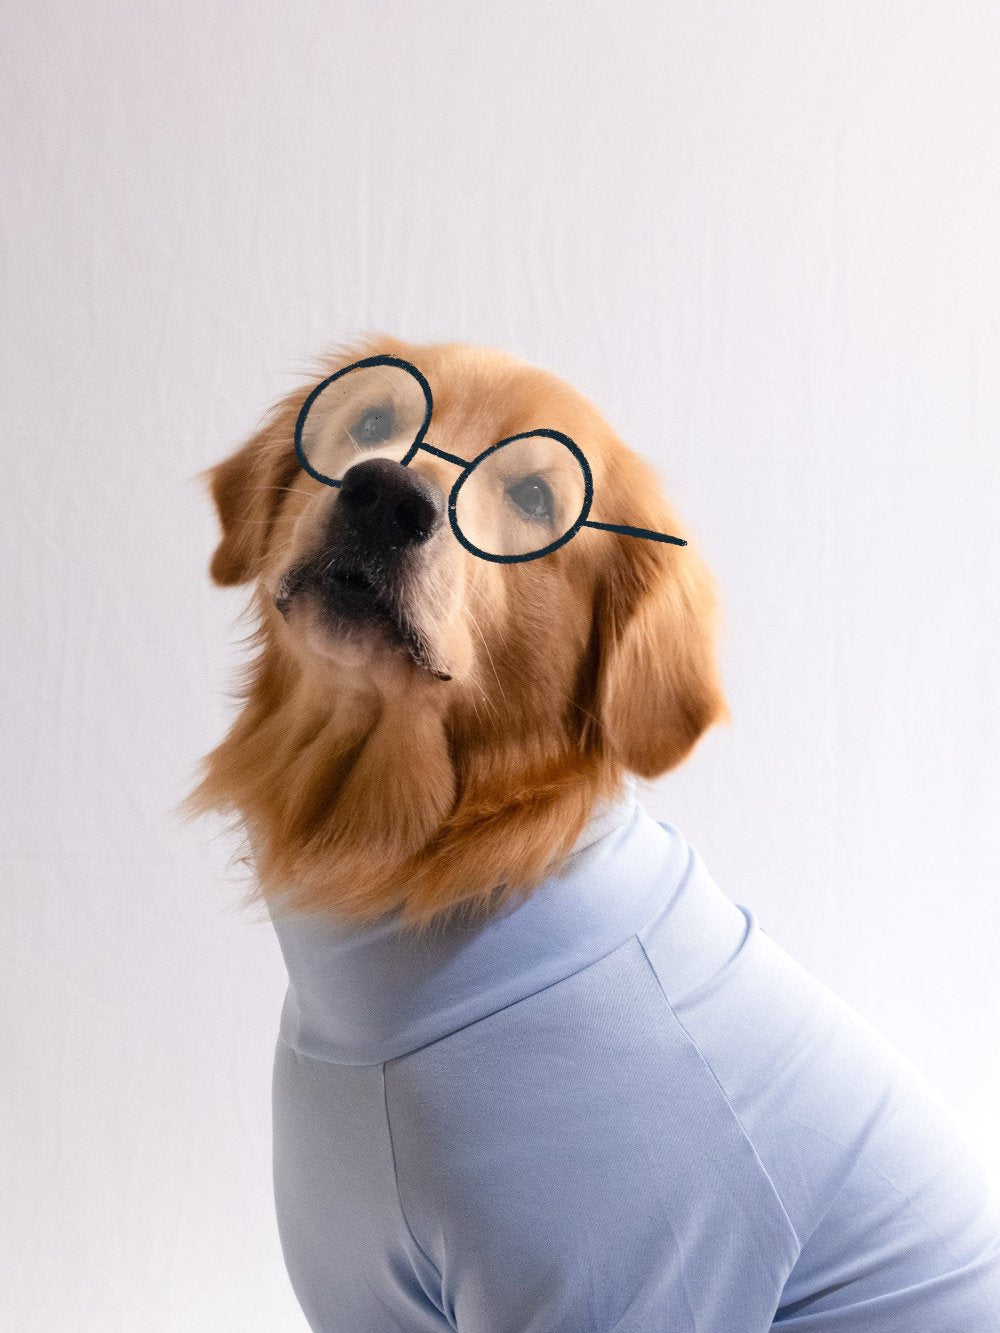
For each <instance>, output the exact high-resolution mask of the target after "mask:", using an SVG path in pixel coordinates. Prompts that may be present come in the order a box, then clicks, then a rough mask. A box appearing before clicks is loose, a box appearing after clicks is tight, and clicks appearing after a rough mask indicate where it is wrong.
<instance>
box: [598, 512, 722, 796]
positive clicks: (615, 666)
mask: <svg viewBox="0 0 1000 1333" xmlns="http://www.w3.org/2000/svg"><path fill="white" fill-rule="evenodd" d="M647 494H648V492H647ZM642 507H643V508H645V509H646V513H645V514H644V515H643V517H642V518H638V519H633V518H629V519H627V520H625V521H627V522H635V524H636V526H643V527H650V528H652V529H653V530H655V531H658V532H667V533H671V534H672V535H674V536H685V535H686V534H685V533H684V532H682V531H681V530H680V526H679V524H678V521H677V518H676V517H675V516H674V515H673V514H672V513H671V512H670V511H669V510H668V509H667V507H666V506H665V505H662V504H654V503H651V504H649V506H648V507H646V506H642ZM644 520H645V521H644ZM650 520H652V521H650ZM610 540H611V541H613V542H614V543H615V545H616V548H617V549H616V550H615V552H614V554H613V556H612V558H611V561H610V565H609V566H607V567H606V573H605V576H604V578H603V579H602V581H601V590H600V592H599V595H598V599H597V611H596V617H595V628H596V632H597V639H598V654H597V657H598V663H599V665H598V680H597V690H596V698H595V700H594V706H595V712H596V717H597V720H598V723H599V730H600V735H601V738H602V742H603V745H604V747H605V748H606V749H607V750H609V751H610V752H611V753H612V754H613V755H614V756H615V757H616V758H617V759H618V760H619V761H620V762H621V763H622V764H623V765H624V766H625V767H626V768H628V769H630V770H631V771H633V772H635V773H637V774H639V776H641V777H644V778H655V777H658V776H659V775H660V774H661V773H665V772H666V771H667V770H668V769H671V768H674V767H675V766H676V765H677V764H679V763H680V762H681V760H683V759H684V758H686V757H687V755H688V754H689V753H690V752H691V750H692V749H693V748H694V746H695V744H696V742H697V741H698V739H699V738H700V737H701V736H702V735H703V733H704V732H705V731H707V730H708V728H709V727H710V726H712V725H713V724H714V723H716V722H729V721H731V717H730V714H729V709H728V707H727V705H726V701H725V698H724V696H723V693H722V687H721V684H720V679H719V670H718V664H717V662H716V649H715V638H716V621H717V598H716V592H715V587H714V583H713V580H712V577H711V575H710V573H709V571H708V569H707V568H706V566H705V565H704V563H703V562H702V560H701V559H700V557H699V556H698V555H697V554H696V553H695V551H694V549H693V547H692V546H691V545H690V544H689V545H687V546H676V545H673V544H668V543H665V542H654V541H649V540H646V539H643V538H635V537H625V536H622V537H611V538H610Z"/></svg>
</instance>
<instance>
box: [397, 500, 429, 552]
mask: <svg viewBox="0 0 1000 1333" xmlns="http://www.w3.org/2000/svg"><path fill="white" fill-rule="evenodd" d="M395 517H396V522H397V523H398V524H399V526H400V528H401V529H402V530H403V532H404V533H405V534H406V536H408V537H413V538H414V539H415V540H416V541H419V542H423V541H426V540H427V538H428V537H429V536H430V535H431V531H432V530H433V527H434V520H435V518H436V517H437V509H436V507H435V506H434V505H433V504H431V502H430V501H429V500H427V499H425V498H424V496H422V495H408V496H407V497H406V499H405V500H400V502H399V504H398V505H397V506H396V515H395Z"/></svg>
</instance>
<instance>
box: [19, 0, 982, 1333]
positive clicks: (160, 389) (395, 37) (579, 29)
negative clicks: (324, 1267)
mask: <svg viewBox="0 0 1000 1333" xmlns="http://www.w3.org/2000/svg"><path fill="white" fill-rule="evenodd" d="M4 11H5V14H4V30H5V33H6V41H5V43H4V44H3V47H2V48H0V62H2V68H3V78H2V90H0V96H2V103H0V107H2V121H3V124H4V126H5V132H4V134H3V136H2V144H0V152H2V157H3V177H2V183H0V188H2V193H3V203H2V206H0V225H2V246H3V296H2V315H0V317H2V319H3V325H4V335H5V336H4V340H3V344H4V345H3V357H4V366H5V369H4V371H3V385H4V391H3V410H2V418H0V421H2V435H0V467H2V474H0V503H2V506H3V518H4V521H3V525H2V542H3V576H2V578H0V607H2V615H0V623H2V625H3V636H4V643H3V653H2V671H3V698H4V702H5V718H4V722H3V747H2V765H3V769H2V774H3V781H4V799H3V803H2V821H3V823H2V868H3V880H4V882H3V891H2V913H3V920H2V923H0V927H2V937H0V938H2V945H0V948H2V967H0V988H2V992H0V999H2V1050H0V1058H2V1067H3V1069H4V1071H5V1075H4V1084H5V1090H4V1096H3V1099H2V1120H0V1133H2V1149H0V1152H2V1172H3V1174H2V1189H0V1198H2V1203H0V1209H2V1212H3V1214H4V1215H5V1218H4V1221H3V1224H2V1225H0V1233H2V1236H3V1240H2V1242H0V1244H2V1250H0V1261H2V1262H0V1267H2V1270H3V1278H2V1280H0V1323H2V1327H3V1328H4V1329H9V1330H16V1333H62V1331H63V1330H67V1331H69V1330H72V1331H73V1333H112V1331H113V1330H122V1333H133V1331H134V1330H137V1329H142V1330H143V1333H161V1330H162V1331H164V1333H165V1331H167V1330H171V1331H172V1330H182V1329H183V1330H185V1333H200V1331H202V1330H204V1331H205V1333H250V1331H251V1330H253V1331H259V1333H286V1330H287V1331H288V1333H292V1331H293V1330H302V1329H304V1327H305V1323H304V1320H303V1317H302V1315H301V1314H300V1312H299V1310H298V1307H297V1306H296V1304H295V1302H294V1298H293V1297H292V1295H291V1291H290V1288H289V1286H288V1283H287V1279H286V1277H285V1273H284V1269H283V1266H282V1261H281V1257H280V1252H279V1247H278V1239H277V1232H276V1227H275V1223H274V1220H273V1211H272V1200H271V1180H270V1074H271V1057H272V1049H273V1042H274V1038H275V1033H276V1028H277V1021H278V1013H279V1009H280V1004H281V999H282V994H283V988H284V972H283V967H282V963H281V959H280V955H279V952H278V948H277V945H276V942H275V940H274V938H273V936H272V933H271V931H270V927H269V926H268V925H267V924H266V923H255V922H254V921H253V920H252V919H250V918H249V917H247V916H243V915H241V914H240V912H239V910H238V900H239V895H240V893H241V891H242V887H243V880H242V879H241V875H243V874H245V871H242V870H241V869H240V868H239V867H232V866H231V865H230V864H229V863H230V860H231V857H232V853H233V848H234V842H233V840H232V839H231V838H229V837H228V836H227V835H226V833H225V829H224V827H223V826H222V824H221V822H220V823H219V824H213V823H212V822H211V821H203V822H202V823H200V824H196V825H192V826H190V827H187V828H181V827H178V825H177V823H176V822H175V821H174V819H173V818H172V816H171V814H170V810H171V807H172V806H173V805H174V804H175V803H176V802H177V801H179V800H180V798H181V797H182V796H183V795H184V794H185V793H186V792H187V790H189V788H190V786H191V785H192V782H193V777H194V765H195V761H196V760H197V759H198V757H199V756H201V755H202V754H204V753H206V752H207V751H208V750H209V749H210V748H211V747H212V745H214V744H215V743H216V742H217V741H218V740H219V739H220V738H221V736H222V734H223V733H224V730H225V729H226V727H227V724H228V722H229V720H230V718H231V717H232V716H233V708H234V705H233V704H232V702H231V701H230V700H229V699H228V698H227V694H226V692H227V691H228V690H231V689H234V688H235V684H236V673H237V671H238V668H239V664H240V663H241V661H242V660H243V655H242V650H241V648H240V645H239V638H240V636H241V635H242V634H244V633H245V632H246V628H247V627H246V625H245V624H242V625H240V624H237V623H236V621H237V616H238V614H239V612H240V611H241V609H242V607H243V605H244V604H245V600H246V598H245V594H244V593H242V592H240V591H221V590H218V589H215V588H213V587H212V586H211V585H210V584H209V581H208V576H207V564H208V560H209V558H210V555H211V552H212V550H213V548H214V545H215V542H216V540H217V526H216V519H215V515H214V512H213V511H212V509H211V507H210V504H209V502H208V501H207V499H206V498H205V496H204V495H203V494H202V492H201V491H200V489H199V487H198V486H197V484H196V483H195V482H194V481H193V480H192V477H193V474H194V473H195V472H196V471H197V470H198V469H200V468H202V467H205V466H207V465H208V464H209V463H211V462H214V461H216V460H218V459H220V458H222V457H223V456H225V455H226V454H228V453H229V452H231V451H232V450H233V449H234V448H235V447H236V446H237V445H238V444H239V443H241V442H242V440H243V439H244V438H245V437H246V436H247V435H248V434H249V433H250V432H251V430H252V429H253V428H254V427H255V425H256V423H257V422H258V420H259V418H260V417H261V415H262V413H263V412H264V411H265V409H266V408H267V407H268V406H269V405H270V403H271V402H272V401H273V400H274V399H275V398H276V397H278V396H279V395H281V394H282V393H284V392H285V391H287V390H288V389H289V388H290V387H292V386H293V385H294V384H296V383H299V382H301V381H303V380H304V378H305V377H306V376H307V375H308V371H309V365H310V359H311V358H312V357H313V355H314V354H315V353H317V352H319V351H321V350H322V349H323V348H324V347H328V346H330V345H331V344H332V343H334V342H336V341H339V340H342V339H344V338H348V337H350V336H352V335H354V334H356V333H359V332H364V331H366V330H369V329H385V330H387V331H390V332H393V333H397V334H399V335H401V336H403V337H406V338H410V339H414V340H416V341H421V340H428V341H431V340H440V339H446V340H450V339H461V340H465V341H469V342H482V343H490V344H495V345H498V346H501V347H505V348H507V349H508V350H510V351H513V352H515V353H517V354H519V355H521V356H523V357H525V358H527V359H528V360H529V361H534V362H537V363H539V364H541V365H544V366H547V367H549V368H551V369H552V370H555V371H556V372H558V373H560V374H563V375H564V376H566V377H567V378H568V379H569V380H570V381H571V382H572V383H573V384H575V385H576V386H577V387H578V388H580V389H582V390H583V391H584V392H585V393H588V394H589V395H590V396H591V397H592V398H593V399H594V401H596V403H597V404H598V405H599V406H600V407H601V408H602V409H603V410H604V411H605V412H606V413H607V414H608V416H609V417H610V419H611V420H612V422H613V423H614V424H615V426H616V427H617V428H618V429H619V431H620V433H621V434H622V435H623V436H624V438H626V439H627V440H628V441H630V442H631V443H632V444H633V445H634V446H635V447H636V448H638V449H639V450H640V451H642V452H644V453H646V454H648V455H649V456H650V457H651V458H652V459H654V460H655V462H656V463H657V465H658V467H659V469H660V471H661V475H662V476H663V479H664V482H665V485H666V486H667V488H668V490H669V493H670V494H671V495H672V496H673V498H674V499H675V501H676V503H677V505H678V507H679V509H680V511H681V513H682V514H683V515H684V516H685V518H686V519H687V520H688V521H689V523H690V524H691V525H692V527H693V530H694V532H695V535H696V537H697V539H698V540H699V541H700V543H701V546H702V549H703V550H704V553H705V555H706V557H707V559H708V561H709V563H710V565H711V566H712V568H713V570H714V571H715V573H716V576H717V578H718V580H719V583H720V587H721V590H722V595H723V599H724V608H725V619H724V634H723V643H722V653H723V662H724V674H725V680H726V683H727V690H728V696H729V699H730V703H731V707H732V710H733V714H734V719H735V720H734V724H733V726H732V727H731V728H729V729H721V730H718V731H716V732H714V733H713V734H711V735H710V736H709V737H707V738H706V740H705V741H704V742H703V744H702V745H701V746H700V748H699V749H698V750H697V751H696V753H695V755H694V757H693V758H692V759H691V760H690V761H689V762H688V763H687V764H686V765H685V766H684V767H683V768H682V769H680V770H679V771H678V772H676V773H673V774H670V775H668V776H667V777H666V778H664V779H663V780H661V781H659V782H657V783H656V784H653V785H650V784H640V794H643V793H645V803H646V805H647V808H648V809H649V810H650V811H651V813H653V814H655V816H656V817H657V818H662V819H668V820H670V822H672V823H674V824H676V825H677V826H678V827H679V828H680V829H681V830H682V831H683V832H684V833H685V834H686V835H687V836H688V837H689V838H690V839H691V841H692V842H694V844H695V845H696V846H697V847H698V848H699V850H700V851H701V853H702V855H703V856H704V858H705V860H706V862H707V864H708V866H709V868H710V869H711V871H712V873H713V875H714V876H715V878H716V879H717V881H718V883H719V884H720V886H721V887H722V888H723V890H724V891H725V892H726V893H728V894H729V896H730V897H732V898H733V899H735V900H736V901H739V902H744V903H747V904H749V905H751V906H753V907H754V909H755V910H756V911H757V913H758V915H759V918H760V921H761V924H762V926H763V927H764V929H766V930H767V931H768V933H769V934H770V935H772V936H773V937H774V938H775V939H777V940H778V941H779V942H780V943H782V944H783V945H784V946H785V947H786V948H787V949H788V950H789V951H790V952H792V953H793V955H794V956H795V957H796V958H798V959H799V961H800V962H802V963H803V964H804V965H805V966H806V967H808V968H809V969H810V970H811V971H813V972H814V973H815V974H816V975H818V976H819V977H820V978H822V979H823V980H824V981H826V982H827V983H828V984H829V985H831V986H832V987H833V988H834V989H835V990H836V991H838V993H840V994H841V995H843V996H844V997H845V998H846V999H847V1000H848V1001H849V1002H850V1003H852V1004H853V1005H854V1006H855V1007H856V1008H857V1009H859V1010H860V1011H861V1012H862V1013H863V1014H864V1015H865V1016H866V1017H867V1018H868V1019H869V1020H870V1021H871V1022H873V1023H874V1024H875V1025H876V1026H877V1027H878V1028H879V1029H880V1030H881V1031H882V1032H884V1033H885V1034H886V1036H888V1037H889V1038H890V1039H891V1040H892V1041H893V1042H894V1043H895V1044H896V1045H897V1046H898V1047H899V1048H900V1049H901V1050H902V1051H903V1052H904V1053H905V1054H906V1055H907V1056H908V1057H909V1058H910V1059H911V1060H912V1061H913V1062H914V1063H915V1064H916V1065H917V1066H918V1067H919V1068H920V1069H921V1070H922V1071H923V1072H924V1074H925V1075H926V1076H927V1077H928V1078H929V1079H930V1080H931V1081H932V1082H933V1083H934V1085H935V1086H936V1087H938V1088H939V1089H940V1090H941V1091H942V1092H943V1093H944V1094H945V1095H946V1096H947V1097H948V1098H949V1099H950V1100H951V1101H952V1103H953V1104H954V1105H955V1106H956V1107H957V1108H958V1109H959V1110H960V1111H961V1113H962V1115H963V1117H964V1119H965V1121H966V1123H967V1124H968V1126H969V1128H970V1132H972V1133H973V1134H974V1135H975V1137H976V1139H977V1141H978V1142H979V1144H980V1145H981V1147H982V1152H983V1156H984V1159H985V1160H986V1162H987V1164H988V1168H989V1169H990V1170H991V1171H993V1172H994V1173H995V1174H996V1176H997V1177H998V1178H1000V1137H998V1134H997V1129H996V1124H997V1116H998V1109H1000V1066H998V1056H997V1049H996V1042H995V1034H996V1032H997V1031H998V1029H1000V1005H998V996H997V987H996V982H995V968H996V963H997V947H998V938H1000V892H998V889H1000V875H998V852H997V846H996V842H997V834H998V818H997V815H998V809H1000V799H998V798H1000V707H998V702H997V681H998V677H1000V617H998V614H997V611H998V608H997V603H998V584H1000V522H998V514H1000V506H998V499H1000V471H998V440H1000V381H998V368H1000V247H998V237H1000V178H998V173H997V161H998V158H1000V6H998V5H997V4H996V3H978V2H976V0H966V3H964V4H961V5H954V4H948V3H944V0H924V3H922V4H920V5H913V4H910V3H907V2H906V0H875V2H874V3H872V0H840V3H839V4H837V5H802V4H799V3H796V2H795V0H765V2H762V0H756V2H755V3H746V2H744V0H739V2H736V0H730V2H729V3H725V4H722V3H707V4H695V3H690V2H682V0H669V2H668V3H664V4H657V3H652V0H641V2H639V0H637V2H636V3H625V4H611V3H601V4H588V3H579V4H570V3H559V4H552V5H535V4H531V3H526V2H525V0H506V2H505V3H504V4H503V5H499V4H497V5H469V4H463V3H459V0H424V3H421V4H416V3H411V4H404V3H400V0H390V2H389V3H381V2H380V3H367V4H365V3H361V2H360V0H353V2H352V3H347V2H345V0H336V2H335V3H330V4H318V3H306V2H304V0H290V3H287V4H281V5H278V4H273V5H268V4H264V3H262V2H261V0H245V2H244V3H242V4H240V5H226V4H219V3H217V2H215V0H208V2H207V3H203V4H193V3H186V2H185V0H181V3H171V4H166V3H163V0H152V2H150V3H144V4H141V5H133V4H126V3H124V0H96V2H94V3H90V4H86V5H74V4H71V3H69V0H64V2H63V3H58V2H57V0H30V3H29V0H15V2H14V3H12V2H11V0H6V3H5V4H4ZM623 517H624V518H625V519H626V520H627V517H628V516H627V515H625V516H623Z"/></svg>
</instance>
